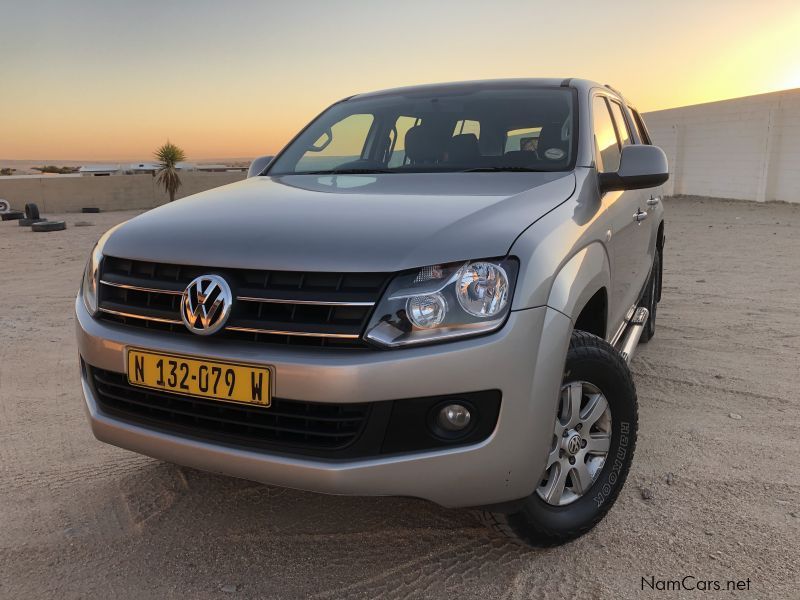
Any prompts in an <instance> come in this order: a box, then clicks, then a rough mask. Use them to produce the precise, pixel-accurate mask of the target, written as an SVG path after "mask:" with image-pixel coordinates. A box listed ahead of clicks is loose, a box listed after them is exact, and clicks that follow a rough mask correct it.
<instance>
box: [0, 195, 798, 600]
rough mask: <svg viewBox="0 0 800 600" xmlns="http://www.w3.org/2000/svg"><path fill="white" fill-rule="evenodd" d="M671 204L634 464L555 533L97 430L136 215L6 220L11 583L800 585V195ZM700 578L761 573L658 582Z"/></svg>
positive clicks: (21, 586)
mask: <svg viewBox="0 0 800 600" xmlns="http://www.w3.org/2000/svg"><path fill="white" fill-rule="evenodd" d="M666 204H667V206H666V208H667V216H668V226H667V235H668V247H667V255H666V274H665V283H664V299H663V302H662V304H661V306H660V309H659V314H658V317H659V323H658V331H657V334H656V337H655V339H654V340H653V341H652V342H651V343H650V344H648V345H645V346H641V347H640V352H639V353H638V354H637V356H636V358H635V360H634V363H633V370H634V373H635V378H636V385H637V388H638V391H639V401H640V432H639V444H638V447H637V451H636V457H635V459H634V463H633V469H632V471H631V477H630V478H629V480H628V484H627V486H626V487H625V489H624V491H623V493H622V495H621V496H620V499H619V501H618V502H617V504H616V506H615V507H614V509H613V510H612V511H611V513H610V514H609V516H608V517H607V518H606V519H605V521H604V522H603V523H601V524H600V525H599V526H598V527H597V528H596V529H595V530H594V531H592V532H591V533H590V534H589V535H587V536H585V537H584V538H582V539H580V540H578V541H577V542H574V543H572V544H569V545H567V546H565V547H561V548H557V549H553V550H547V551H540V550H536V551H534V550H526V549H523V548H520V547H517V546H515V545H513V544H510V543H508V542H506V541H504V540H503V539H498V538H496V537H493V536H492V535H491V534H490V533H488V532H487V531H485V530H484V529H483V528H482V527H481V526H480V525H478V524H477V523H476V522H475V521H474V520H473V519H472V517H471V516H470V515H469V514H468V513H466V512H463V511H458V510H445V509H442V508H439V507H437V506H435V505H433V504H430V503H427V502H423V501H418V500H411V499H394V498H346V497H330V496H322V495H317V494H312V493H305V492H298V491H293V490H285V489H279V488H274V487H268V486H263V485H257V484H254V483H250V482H247V481H240V480H236V479H230V478H226V477H222V476H217V475H209V474H206V473H201V472H198V471H194V470H190V469H185V468H181V467H177V466H173V465H169V464H164V463H161V462H158V461H156V460H152V459H150V458H146V457H143V456H138V455H135V454H132V453H129V452H126V451H124V450H120V449H117V448H113V447H110V446H106V445H103V444H101V443H99V442H96V441H95V440H94V439H93V438H92V436H91V433H90V431H89V428H88V426H87V423H86V421H85V417H84V414H83V406H82V404H83V400H82V398H81V393H80V388H79V385H78V368H77V359H78V357H77V352H76V349H75V343H74V339H73V317H72V302H73V298H74V295H75V292H76V290H77V287H78V281H79V279H80V275H81V271H82V269H83V265H84V261H85V258H86V255H87V253H88V251H89V249H90V247H91V244H92V243H93V242H94V241H95V240H96V239H97V238H98V237H99V236H100V234H101V233H102V232H103V231H104V230H105V229H106V228H108V227H109V226H111V225H112V224H114V223H117V222H119V221H122V220H124V219H127V218H129V217H130V216H132V215H133V214H134V213H108V214H100V215H66V217H65V218H66V220H67V221H68V224H69V229H68V230H67V231H65V232H60V233H49V234H34V233H32V232H30V230H29V229H27V228H24V229H23V228H20V227H18V226H17V225H16V223H2V224H0V280H2V281H3V282H4V284H3V286H2V291H0V304H1V306H0V597H2V598H15V599H16V598H48V597H58V598H79V597H80V598H95V597H102V598H142V597H152V598H167V597H183V598H199V599H203V598H257V597H284V598H308V597H310V598H341V597H349V598H371V597H386V598H405V597H441V598H445V597H459V598H526V597H531V598H540V599H548V598H554V599H555V598H571V599H578V598H629V597H653V598H657V597H669V598H679V597H686V598H697V597H708V596H710V597H729V596H733V597H738V598H797V597H798V596H797V590H798V589H800V581H798V577H799V576H798V572H800V484H798V481H797V476H798V474H800V417H799V416H798V384H797V379H798V376H799V375H800V373H799V372H798V371H799V370H800V315H799V314H798V309H797V305H798V299H799V298H800V294H799V293H798V292H799V291H800V205H795V206H791V205H784V204H768V205H756V204H750V203H743V202H723V201H710V200H701V199H670V200H668V201H667V202H666ZM80 220H87V221H91V222H93V223H94V226H92V227H74V226H73V225H74V223H75V222H76V221H80ZM670 473H671V474H672V476H671V480H670V481H671V483H667V478H668V477H667V476H668V474H670ZM645 489H646V490H648V491H647V492H644V493H643V490H645ZM643 496H649V499H645V498H644V497H643ZM687 575H688V576H692V577H695V578H697V579H699V580H706V579H708V580H719V581H721V582H722V585H723V586H724V585H725V582H726V581H727V580H730V579H735V580H747V579H749V580H750V583H749V587H750V589H749V591H739V592H737V593H735V594H730V593H729V592H724V591H723V592H711V593H709V594H707V595H706V594H704V593H701V592H698V591H695V592H658V591H651V590H650V589H649V588H646V590H645V591H642V590H641V586H642V581H641V580H642V577H646V578H649V577H650V576H654V577H655V578H656V579H657V580H658V579H680V578H682V577H684V576H687ZM691 581H692V580H688V582H691ZM743 585H744V584H743Z"/></svg>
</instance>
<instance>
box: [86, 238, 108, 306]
mask: <svg viewBox="0 0 800 600" xmlns="http://www.w3.org/2000/svg"><path fill="white" fill-rule="evenodd" d="M102 260H103V253H102V251H101V250H100V243H99V242H98V243H97V244H96V245H95V247H94V249H93V250H92V253H91V254H90V255H89V260H88V261H86V269H85V270H84V271H83V281H82V282H81V295H82V296H83V304H84V306H86V310H88V311H89V314H90V315H92V316H94V315H95V313H97V286H98V284H99V280H100V263H101V261H102Z"/></svg>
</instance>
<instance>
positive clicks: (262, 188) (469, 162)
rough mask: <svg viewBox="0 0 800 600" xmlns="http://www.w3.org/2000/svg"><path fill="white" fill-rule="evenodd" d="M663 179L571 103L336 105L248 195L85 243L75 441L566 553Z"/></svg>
mask: <svg viewBox="0 0 800 600" xmlns="http://www.w3.org/2000/svg"><path fill="white" fill-rule="evenodd" d="M667 177H668V168H667V160H666V157H665V155H664V153H663V152H662V151H661V150H660V149H659V148H657V147H655V146H653V145H652V144H651V143H650V138H649V137H648V133H647V129H646V128H645V125H644V122H643V120H642V118H641V116H640V115H639V113H638V112H637V111H636V110H635V109H634V108H632V107H631V105H630V104H628V102H627V101H626V100H625V99H624V98H623V97H622V96H621V95H620V94H619V93H618V92H616V91H615V90H613V89H612V88H610V87H608V86H604V85H600V84H597V83H593V82H590V81H585V80H578V79H566V80H563V81H562V80H560V79H558V80H556V79H521V80H497V81H481V82H468V83H453V84H441V85H427V86H418V87H409V88H401V89H395V90H389V91H381V92H376V93H370V94H359V95H356V96H352V97H350V98H346V99H344V100H342V101H340V102H337V103H336V104H334V105H333V106H331V107H330V108H328V109H327V110H325V111H324V112H323V113H322V114H320V115H319V116H318V117H317V118H316V119H314V120H313V121H312V122H311V123H310V124H309V125H308V126H307V127H306V128H305V129H303V130H302V131H301V132H300V133H299V134H298V135H297V137H295V138H294V139H293V140H292V141H291V142H290V143H289V144H288V145H287V146H286V147H285V148H284V149H283V150H282V151H280V152H279V153H278V154H277V155H276V156H275V157H274V158H271V160H267V159H266V158H264V159H258V160H256V161H255V162H254V163H253V165H252V166H251V169H250V173H249V177H248V178H247V179H246V180H245V181H241V182H238V183H234V184H231V185H227V186H224V187H220V188H217V189H214V190H211V191H207V192H203V193H200V194H196V195H194V196H191V197H189V198H185V199H182V200H180V201H177V202H174V203H170V204H167V205H165V206H162V207H160V208H157V209H155V210H151V211H149V212H147V213H145V214H142V215H140V216H138V217H136V218H134V219H131V220H130V221H128V222H126V223H124V224H122V225H119V226H117V227H115V228H114V229H112V230H111V231H109V232H107V233H106V234H105V235H103V236H102V238H101V239H100V241H99V242H98V243H97V245H96V246H95V248H94V249H93V250H92V252H91V255H90V258H89V261H88V264H87V266H86V271H85V275H84V278H83V281H82V284H81V290H80V293H79V295H78V298H77V300H76V303H75V310H76V313H77V337H78V348H79V351H80V363H81V381H82V386H83V393H84V395H85V399H86V408H87V412H88V415H89V420H90V423H91V426H92V430H93V432H94V435H95V436H96V437H97V438H98V439H99V440H102V441H104V442H108V443H110V444H114V445H117V446H120V447H122V448H127V449H130V450H133V451H135V452H140V453H143V454H147V455H149V456H153V457H156V458H159V459H163V460H167V461H172V462H175V463H179V464H183V465H188V466H191V467H196V468H198V469H205V470H208V471H213V472H218V473H224V474H228V475H232V476H235V477H242V478H246V479H251V480H255V481H260V482H265V483H269V484H275V485H280V486H287V487H293V488H298V489H303V490H314V491H318V492H325V493H332V494H360V495H400V496H414V497H418V498H425V499H428V500H431V501H433V502H437V503H439V504H441V505H444V506H449V507H471V508H475V509H477V512H478V514H479V515H480V516H481V518H482V519H483V520H484V521H485V522H486V523H487V524H488V525H490V526H491V527H493V528H494V529H495V530H497V531H498V532H500V533H501V534H504V535H508V536H510V537H512V538H513V539H516V540H518V541H520V542H522V543H525V544H529V545H539V546H542V545H553V544H558V543H562V542H565V541H567V540H570V539H572V538H575V537H577V536H579V535H581V534H583V533H585V532H586V531H588V530H589V529H591V528H592V527H593V526H594V525H595V524H596V523H597V522H599V521H600V519H602V517H603V516H604V514H605V513H606V512H607V511H608V509H609V508H610V507H611V505H612V504H613V503H614V501H615V499H616V497H617V495H618V494H619V492H620V489H621V487H622V485H623V483H624V481H625V478H626V475H627V473H628V469H629V467H630V464H631V460H632V457H633V452H634V445H635V442H636V431H637V399H636V390H635V388H634V384H633V381H632V378H631V374H630V371H629V369H628V364H627V363H628V362H629V361H630V359H631V356H632V354H633V352H634V349H635V348H636V346H637V344H638V343H640V342H643V341H647V340H649V339H650V338H651V337H652V336H653V334H654V330H655V319H656V305H657V302H658V301H659V297H660V295H661V265H662V252H663V248H664V222H663V210H662V207H661V203H660V198H659V196H658V191H657V189H656V188H657V186H659V185H661V184H662V183H664V182H665V181H666V180H667Z"/></svg>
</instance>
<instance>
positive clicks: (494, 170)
mask: <svg viewBox="0 0 800 600" xmlns="http://www.w3.org/2000/svg"><path fill="white" fill-rule="evenodd" d="M503 171H507V172H520V173H545V172H546V171H544V170H542V169H531V168H529V167H475V168H474V169H464V170H463V171H461V172H462V173H500V172H503Z"/></svg>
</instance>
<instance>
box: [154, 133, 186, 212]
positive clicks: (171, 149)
mask: <svg viewBox="0 0 800 600" xmlns="http://www.w3.org/2000/svg"><path fill="white" fill-rule="evenodd" d="M155 157H156V160H157V161H158V171H157V172H156V174H157V175H158V179H156V183H158V184H159V185H162V186H164V190H165V191H166V192H167V193H168V194H169V201H170V202H172V201H174V200H175V193H176V192H177V191H178V188H179V187H181V178H180V177H178V169H177V164H178V163H179V162H181V161H184V160H186V153H185V152H184V151H183V150H181V149H180V148H178V147H177V146H176V145H175V144H173V143H171V142H170V141H169V140H167V143H166V144H164V145H163V146H161V147H160V148H159V149H158V150H156V152H155Z"/></svg>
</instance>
